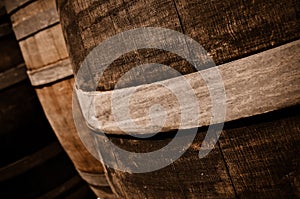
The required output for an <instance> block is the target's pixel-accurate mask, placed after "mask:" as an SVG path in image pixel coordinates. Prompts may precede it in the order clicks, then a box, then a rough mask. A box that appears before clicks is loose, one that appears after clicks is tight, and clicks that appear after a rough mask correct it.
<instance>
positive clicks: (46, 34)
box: [19, 24, 68, 71]
mask: <svg viewBox="0 0 300 199" xmlns="http://www.w3.org/2000/svg"><path fill="white" fill-rule="evenodd" d="M19 44H20V48H21V51H22V54H23V57H24V60H25V63H26V66H27V69H28V70H29V71H31V70H36V69H39V68H42V67H45V66H47V65H49V64H53V63H56V62H58V61H60V60H63V59H66V58H68V52H67V49H66V44H65V41H64V38H63V35H62V31H61V27H60V24H57V25H55V26H53V27H50V28H49V29H46V30H44V31H41V32H39V33H37V34H35V35H33V36H32V37H29V38H27V39H25V40H22V41H20V43H19Z"/></svg>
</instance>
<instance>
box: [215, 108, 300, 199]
mask: <svg viewBox="0 0 300 199" xmlns="http://www.w3.org/2000/svg"><path fill="white" fill-rule="evenodd" d="M299 113H300V107H299V106H296V107H291V108H288V109H286V110H279V111H276V112H272V113H269V114H263V115H261V116H257V117H252V118H249V119H244V120H242V121H236V122H232V123H229V124H225V129H224V130H223V133H222V135H221V137H220V140H219V143H220V147H221V150H222V153H223V155H224V158H225V162H226V164H227V165H228V169H229V173H230V176H231V180H232V182H233V184H234V187H235V190H236V193H237V195H238V196H239V198H299V197H300V186H299V185H300V184H299V179H300V169H299V168H300V167H299V165H300V156H299V155H298V154H299V153H300V115H299ZM248 121H249V122H248Z"/></svg>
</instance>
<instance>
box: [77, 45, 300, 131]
mask: <svg viewBox="0 0 300 199" xmlns="http://www.w3.org/2000/svg"><path fill="white" fill-rule="evenodd" d="M299 54H300V40H298V41H295V42H291V43H288V44H285V45H282V46H279V47H277V48H273V49H271V50H268V51H264V52H261V53H258V54H255V55H252V56H249V57H245V58H243V59H239V60H237V61H233V62H229V63H226V64H223V65H220V66H218V67H217V69H218V72H219V73H220V75H221V77H222V79H221V80H222V82H216V83H215V82H212V83H211V84H214V83H215V84H218V83H219V84H223V85H224V88H225V94H226V96H225V95H222V92H220V91H218V92H217V93H216V95H218V96H217V97H216V99H217V100H216V101H217V103H216V104H222V99H223V98H225V97H226V99H224V100H225V101H226V104H224V105H225V106H226V117H225V116H224V119H225V122H227V121H232V120H236V119H240V118H245V117H250V116H254V115H258V114H262V113H266V112H270V111H273V110H277V109H281V108H285V107H289V106H293V105H296V104H299V103H300V87H299V85H300V70H299V68H300V58H299V56H298V55H299ZM262 66H263V67H262ZM215 70H216V68H212V69H207V70H203V71H200V74H201V75H202V76H201V75H200V74H199V73H192V74H188V75H185V76H183V77H177V78H173V79H169V80H165V81H162V82H157V83H153V84H148V85H142V86H138V87H131V88H125V89H117V90H114V91H107V92H97V91H94V92H84V91H80V90H78V94H79V96H81V97H80V98H79V99H80V101H81V105H84V103H87V100H86V99H87V98H86V97H88V98H90V99H91V100H92V101H91V102H92V104H93V106H91V107H89V108H91V109H93V110H94V112H95V113H94V115H89V116H88V112H87V111H88V110H86V113H87V114H86V115H85V116H86V119H87V121H88V122H91V121H93V119H92V118H96V120H97V121H96V122H93V123H90V125H94V126H92V127H93V128H95V129H97V130H100V131H104V132H106V133H111V134H117V133H120V134H122V133H125V132H123V131H122V129H126V131H127V133H140V134H147V133H152V132H156V130H155V129H157V125H158V124H157V123H155V122H151V121H150V118H149V117H150V116H149V113H148V111H149V109H150V107H151V106H153V105H155V104H160V105H161V106H163V107H164V109H163V110H161V111H160V112H157V113H156V114H155V115H152V116H151V120H154V121H164V120H165V123H164V124H162V128H161V130H160V131H163V132H168V131H170V130H173V129H178V128H179V127H180V128H181V129H189V128H195V127H197V126H199V127H201V126H207V125H209V124H210V123H211V113H212V107H213V104H212V102H211V97H212V96H211V94H210V92H209V90H208V88H207V84H206V82H205V81H204V79H203V78H202V77H205V76H206V77H208V76H211V75H210V74H211V73H213V72H211V71H214V72H215ZM183 81H184V82H188V83H189V85H191V88H192V89H193V90H192V92H193V93H194V94H195V96H196V100H198V102H199V104H198V103H196V105H195V104H193V103H188V99H190V97H191V96H190V94H189V93H188V92H187V91H186V90H185V88H186V87H185V84H183ZM212 87H213V88H214V89H217V88H219V87H216V86H212ZM166 88H167V89H166ZM171 88H173V89H171ZM175 88H176V89H175ZM169 89H171V90H169ZM175 92H186V93H185V94H183V95H181V96H182V97H183V99H180V100H181V101H180V103H179V102H178V101H179V99H176V97H177V96H178V95H177V96H175ZM116 96H119V97H116ZM121 96H123V97H121ZM124 96H130V100H129V101H127V100H125V98H124ZM128 102H129V103H128ZM112 106H115V107H113V108H114V109H117V110H120V111H121V110H123V111H124V110H127V109H126V108H125V109H124V107H127V108H128V109H129V116H128V117H125V118H123V119H119V120H117V119H115V118H116V117H115V116H114V114H113V108H112ZM195 106H196V107H198V106H200V107H201V108H200V109H201V110H200V114H199V115H192V114H190V115H188V116H186V117H188V118H185V120H183V119H182V117H184V116H183V109H184V110H191V109H194V108H195ZM82 108H83V106H82ZM165 113H166V114H167V116H166V118H165ZM117 114H121V113H117ZM224 114H225V113H224ZM123 115H124V113H123ZM193 120H196V122H194V123H191V121H193ZM184 121H185V122H184ZM120 124H122V127H121V128H120ZM132 124H137V125H132Z"/></svg>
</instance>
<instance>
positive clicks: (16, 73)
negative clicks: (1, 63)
mask: <svg viewBox="0 0 300 199" xmlns="http://www.w3.org/2000/svg"><path fill="white" fill-rule="evenodd" d="M27 78H28V77H27V74H26V67H25V64H21V65H19V66H17V67H15V68H12V69H9V70H7V71H5V72H3V73H0V90H2V89H5V88H7V87H9V86H12V85H14V84H16V83H19V82H21V81H23V80H25V79H27Z"/></svg>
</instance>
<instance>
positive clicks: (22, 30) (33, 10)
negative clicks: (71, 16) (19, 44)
mask: <svg viewBox="0 0 300 199" xmlns="http://www.w3.org/2000/svg"><path fill="white" fill-rule="evenodd" d="M7 2H8V4H9V2H13V1H7ZM11 21H12V23H13V28H14V32H15V35H16V38H17V39H18V40H20V39H23V38H24V37H28V36H29V35H31V34H34V33H36V32H38V31H40V30H42V29H44V28H47V27H48V26H50V25H54V24H57V23H58V22H59V19H58V16H57V11H56V8H55V1H49V0H40V1H35V2H32V3H30V4H28V5H27V6H25V7H24V8H23V9H20V10H18V11H17V12H15V13H14V14H12V15H11Z"/></svg>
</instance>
